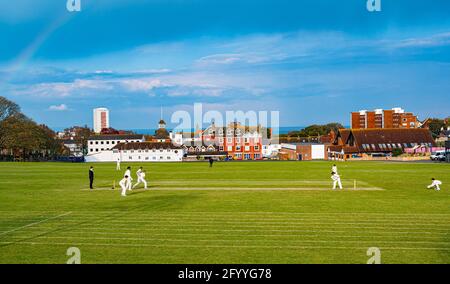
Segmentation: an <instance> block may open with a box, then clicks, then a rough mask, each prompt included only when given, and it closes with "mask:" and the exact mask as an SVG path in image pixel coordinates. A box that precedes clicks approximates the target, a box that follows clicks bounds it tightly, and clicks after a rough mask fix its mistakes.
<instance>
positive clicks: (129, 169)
mask: <svg viewBox="0 0 450 284" xmlns="http://www.w3.org/2000/svg"><path fill="white" fill-rule="evenodd" d="M125 176H126V177H127V186H126V188H127V189H128V190H132V189H131V183H132V180H133V178H132V177H131V167H128V168H127V170H126V171H125V174H124V177H125Z"/></svg>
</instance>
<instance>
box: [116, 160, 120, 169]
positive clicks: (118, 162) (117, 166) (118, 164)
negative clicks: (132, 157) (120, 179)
mask: <svg viewBox="0 0 450 284" xmlns="http://www.w3.org/2000/svg"><path fill="white" fill-rule="evenodd" d="M116 171H120V158H117V164H116Z"/></svg>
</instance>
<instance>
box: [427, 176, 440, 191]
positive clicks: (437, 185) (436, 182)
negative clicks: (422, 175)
mask: <svg viewBox="0 0 450 284" xmlns="http://www.w3.org/2000/svg"><path fill="white" fill-rule="evenodd" d="M431 181H432V182H431V184H430V185H429V186H427V188H434V189H435V190H437V191H439V190H441V187H440V185H442V182H441V181H440V180H437V179H435V178H432V179H431Z"/></svg>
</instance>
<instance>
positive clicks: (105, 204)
mask: <svg viewBox="0 0 450 284" xmlns="http://www.w3.org/2000/svg"><path fill="white" fill-rule="evenodd" d="M331 164H332V163H331V162H240V163H239V162H228V163H227V162H222V163H215V164H214V167H213V168H209V167H208V164H207V163H173V164H142V166H144V167H145V169H146V170H147V180H148V181H149V185H150V190H147V191H144V190H142V189H138V190H134V191H133V192H131V193H130V194H129V196H127V197H125V198H123V197H121V196H120V192H119V189H118V188H116V189H115V190H112V189H111V188H112V185H113V181H114V180H115V181H116V183H117V182H118V181H119V179H120V177H121V175H122V174H123V173H122V172H117V171H115V164H107V163H106V164H94V167H95V173H96V181H95V186H96V189H95V190H94V191H89V190H88V179H87V175H88V168H89V166H90V165H89V164H70V163H0V206H1V207H0V263H65V262H66V261H67V260H68V258H69V257H68V256H67V255H66V251H67V249H68V248H69V247H78V248H79V249H80V250H81V262H82V263H366V262H367V260H368V258H369V257H368V256H367V255H366V252H367V249H368V248H369V247H378V248H380V250H381V261H382V263H450V164H433V163H392V162H347V163H338V167H339V173H340V175H341V177H342V179H343V183H344V187H345V188H346V189H345V190H343V191H332V190H331V180H330V176H329V173H330V168H331ZM130 165H131V166H132V167H133V170H132V172H133V175H134V173H135V171H136V169H137V168H138V166H140V164H137V163H134V164H130ZM126 166H127V164H122V169H125V167H126ZM431 177H436V178H438V179H440V180H442V182H443V183H444V185H443V186H442V190H441V191H440V192H436V191H433V190H427V189H426V186H427V185H428V184H429V183H430V178H431ZM355 180H356V189H354V181H355Z"/></svg>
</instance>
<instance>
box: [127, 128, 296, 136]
mask: <svg viewBox="0 0 450 284" xmlns="http://www.w3.org/2000/svg"><path fill="white" fill-rule="evenodd" d="M303 129H305V126H283V127H279V133H280V134H288V133H289V132H291V131H300V130H303ZM125 130H127V131H133V132H134V133H136V134H143V135H154V134H155V131H156V129H155V128H137V129H125ZM167 131H169V132H170V131H173V128H167ZM184 131H186V132H194V131H195V129H193V128H192V129H186V130H184Z"/></svg>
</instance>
